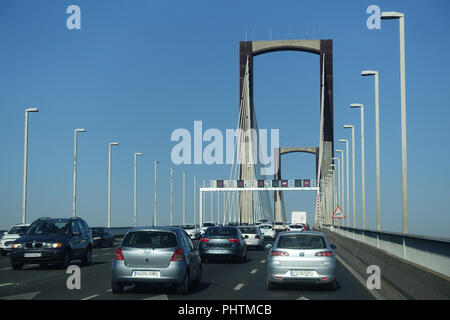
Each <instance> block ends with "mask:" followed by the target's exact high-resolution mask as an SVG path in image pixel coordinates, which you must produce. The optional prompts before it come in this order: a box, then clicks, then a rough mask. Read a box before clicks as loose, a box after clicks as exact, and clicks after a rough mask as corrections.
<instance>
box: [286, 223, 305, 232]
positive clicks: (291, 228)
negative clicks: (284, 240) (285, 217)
mask: <svg viewBox="0 0 450 320" xmlns="http://www.w3.org/2000/svg"><path fill="white" fill-rule="evenodd" d="M288 231H306V230H305V227H304V226H303V225H302V224H290V225H289V226H288Z"/></svg>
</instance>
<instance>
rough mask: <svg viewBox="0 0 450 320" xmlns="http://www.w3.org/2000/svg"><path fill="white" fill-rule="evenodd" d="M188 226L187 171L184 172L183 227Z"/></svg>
mask: <svg viewBox="0 0 450 320" xmlns="http://www.w3.org/2000/svg"><path fill="white" fill-rule="evenodd" d="M185 224H186V171H183V225H185Z"/></svg>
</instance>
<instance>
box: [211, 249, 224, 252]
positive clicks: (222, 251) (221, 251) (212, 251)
mask: <svg viewBox="0 0 450 320" xmlns="http://www.w3.org/2000/svg"><path fill="white" fill-rule="evenodd" d="M227 252H228V251H227V250H217V249H216V250H209V253H227Z"/></svg>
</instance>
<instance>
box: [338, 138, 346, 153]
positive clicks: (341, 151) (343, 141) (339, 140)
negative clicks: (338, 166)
mask: <svg viewBox="0 0 450 320" xmlns="http://www.w3.org/2000/svg"><path fill="white" fill-rule="evenodd" d="M339 142H344V141H341V140H339ZM336 152H344V150H340V149H337V150H336Z"/></svg>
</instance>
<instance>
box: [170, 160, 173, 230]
mask: <svg viewBox="0 0 450 320" xmlns="http://www.w3.org/2000/svg"><path fill="white" fill-rule="evenodd" d="M172 225H173V167H172V168H170V226H172Z"/></svg>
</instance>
